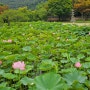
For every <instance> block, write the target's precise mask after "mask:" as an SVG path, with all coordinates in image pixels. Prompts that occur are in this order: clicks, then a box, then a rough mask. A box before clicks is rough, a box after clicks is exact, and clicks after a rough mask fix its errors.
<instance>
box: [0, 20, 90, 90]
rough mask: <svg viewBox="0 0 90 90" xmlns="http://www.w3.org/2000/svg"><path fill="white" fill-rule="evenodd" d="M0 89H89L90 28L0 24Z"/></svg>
mask: <svg viewBox="0 0 90 90" xmlns="http://www.w3.org/2000/svg"><path fill="white" fill-rule="evenodd" d="M0 90H90V27H89V26H77V25H71V24H68V25H63V24H62V23H59V22H51V23H50V22H23V23H11V26H7V25H6V24H4V25H2V26H0Z"/></svg>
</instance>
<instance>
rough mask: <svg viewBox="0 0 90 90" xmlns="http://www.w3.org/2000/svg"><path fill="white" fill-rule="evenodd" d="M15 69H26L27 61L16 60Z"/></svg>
mask: <svg viewBox="0 0 90 90" xmlns="http://www.w3.org/2000/svg"><path fill="white" fill-rule="evenodd" d="M12 67H13V69H20V70H25V63H24V61H23V62H21V61H18V62H14V63H13V65H12Z"/></svg>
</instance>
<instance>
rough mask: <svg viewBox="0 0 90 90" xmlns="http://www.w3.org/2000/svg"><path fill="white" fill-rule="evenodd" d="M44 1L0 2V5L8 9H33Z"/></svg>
mask: <svg viewBox="0 0 90 90" xmlns="http://www.w3.org/2000/svg"><path fill="white" fill-rule="evenodd" d="M44 1H46V0H0V3H3V4H6V5H8V6H9V7H10V8H15V9H16V8H18V7H23V6H27V7H28V8H30V9H34V8H35V7H36V5H37V4H38V3H41V2H44Z"/></svg>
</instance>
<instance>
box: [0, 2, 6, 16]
mask: <svg viewBox="0 0 90 90" xmlns="http://www.w3.org/2000/svg"><path fill="white" fill-rule="evenodd" d="M7 9H8V6H5V5H3V4H0V14H2V13H3V12H4V11H5V10H7Z"/></svg>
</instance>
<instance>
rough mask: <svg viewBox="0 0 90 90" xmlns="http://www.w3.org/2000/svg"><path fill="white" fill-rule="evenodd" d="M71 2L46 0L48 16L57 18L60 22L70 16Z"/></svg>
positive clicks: (67, 0) (69, 0)
mask: <svg viewBox="0 0 90 90" xmlns="http://www.w3.org/2000/svg"><path fill="white" fill-rule="evenodd" d="M71 4H72V3H71V0H63V1H62V0H48V13H49V15H53V16H55V15H56V16H58V17H59V18H60V19H61V20H64V19H65V18H67V17H69V16H70V13H71V8H72V5H71Z"/></svg>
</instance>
